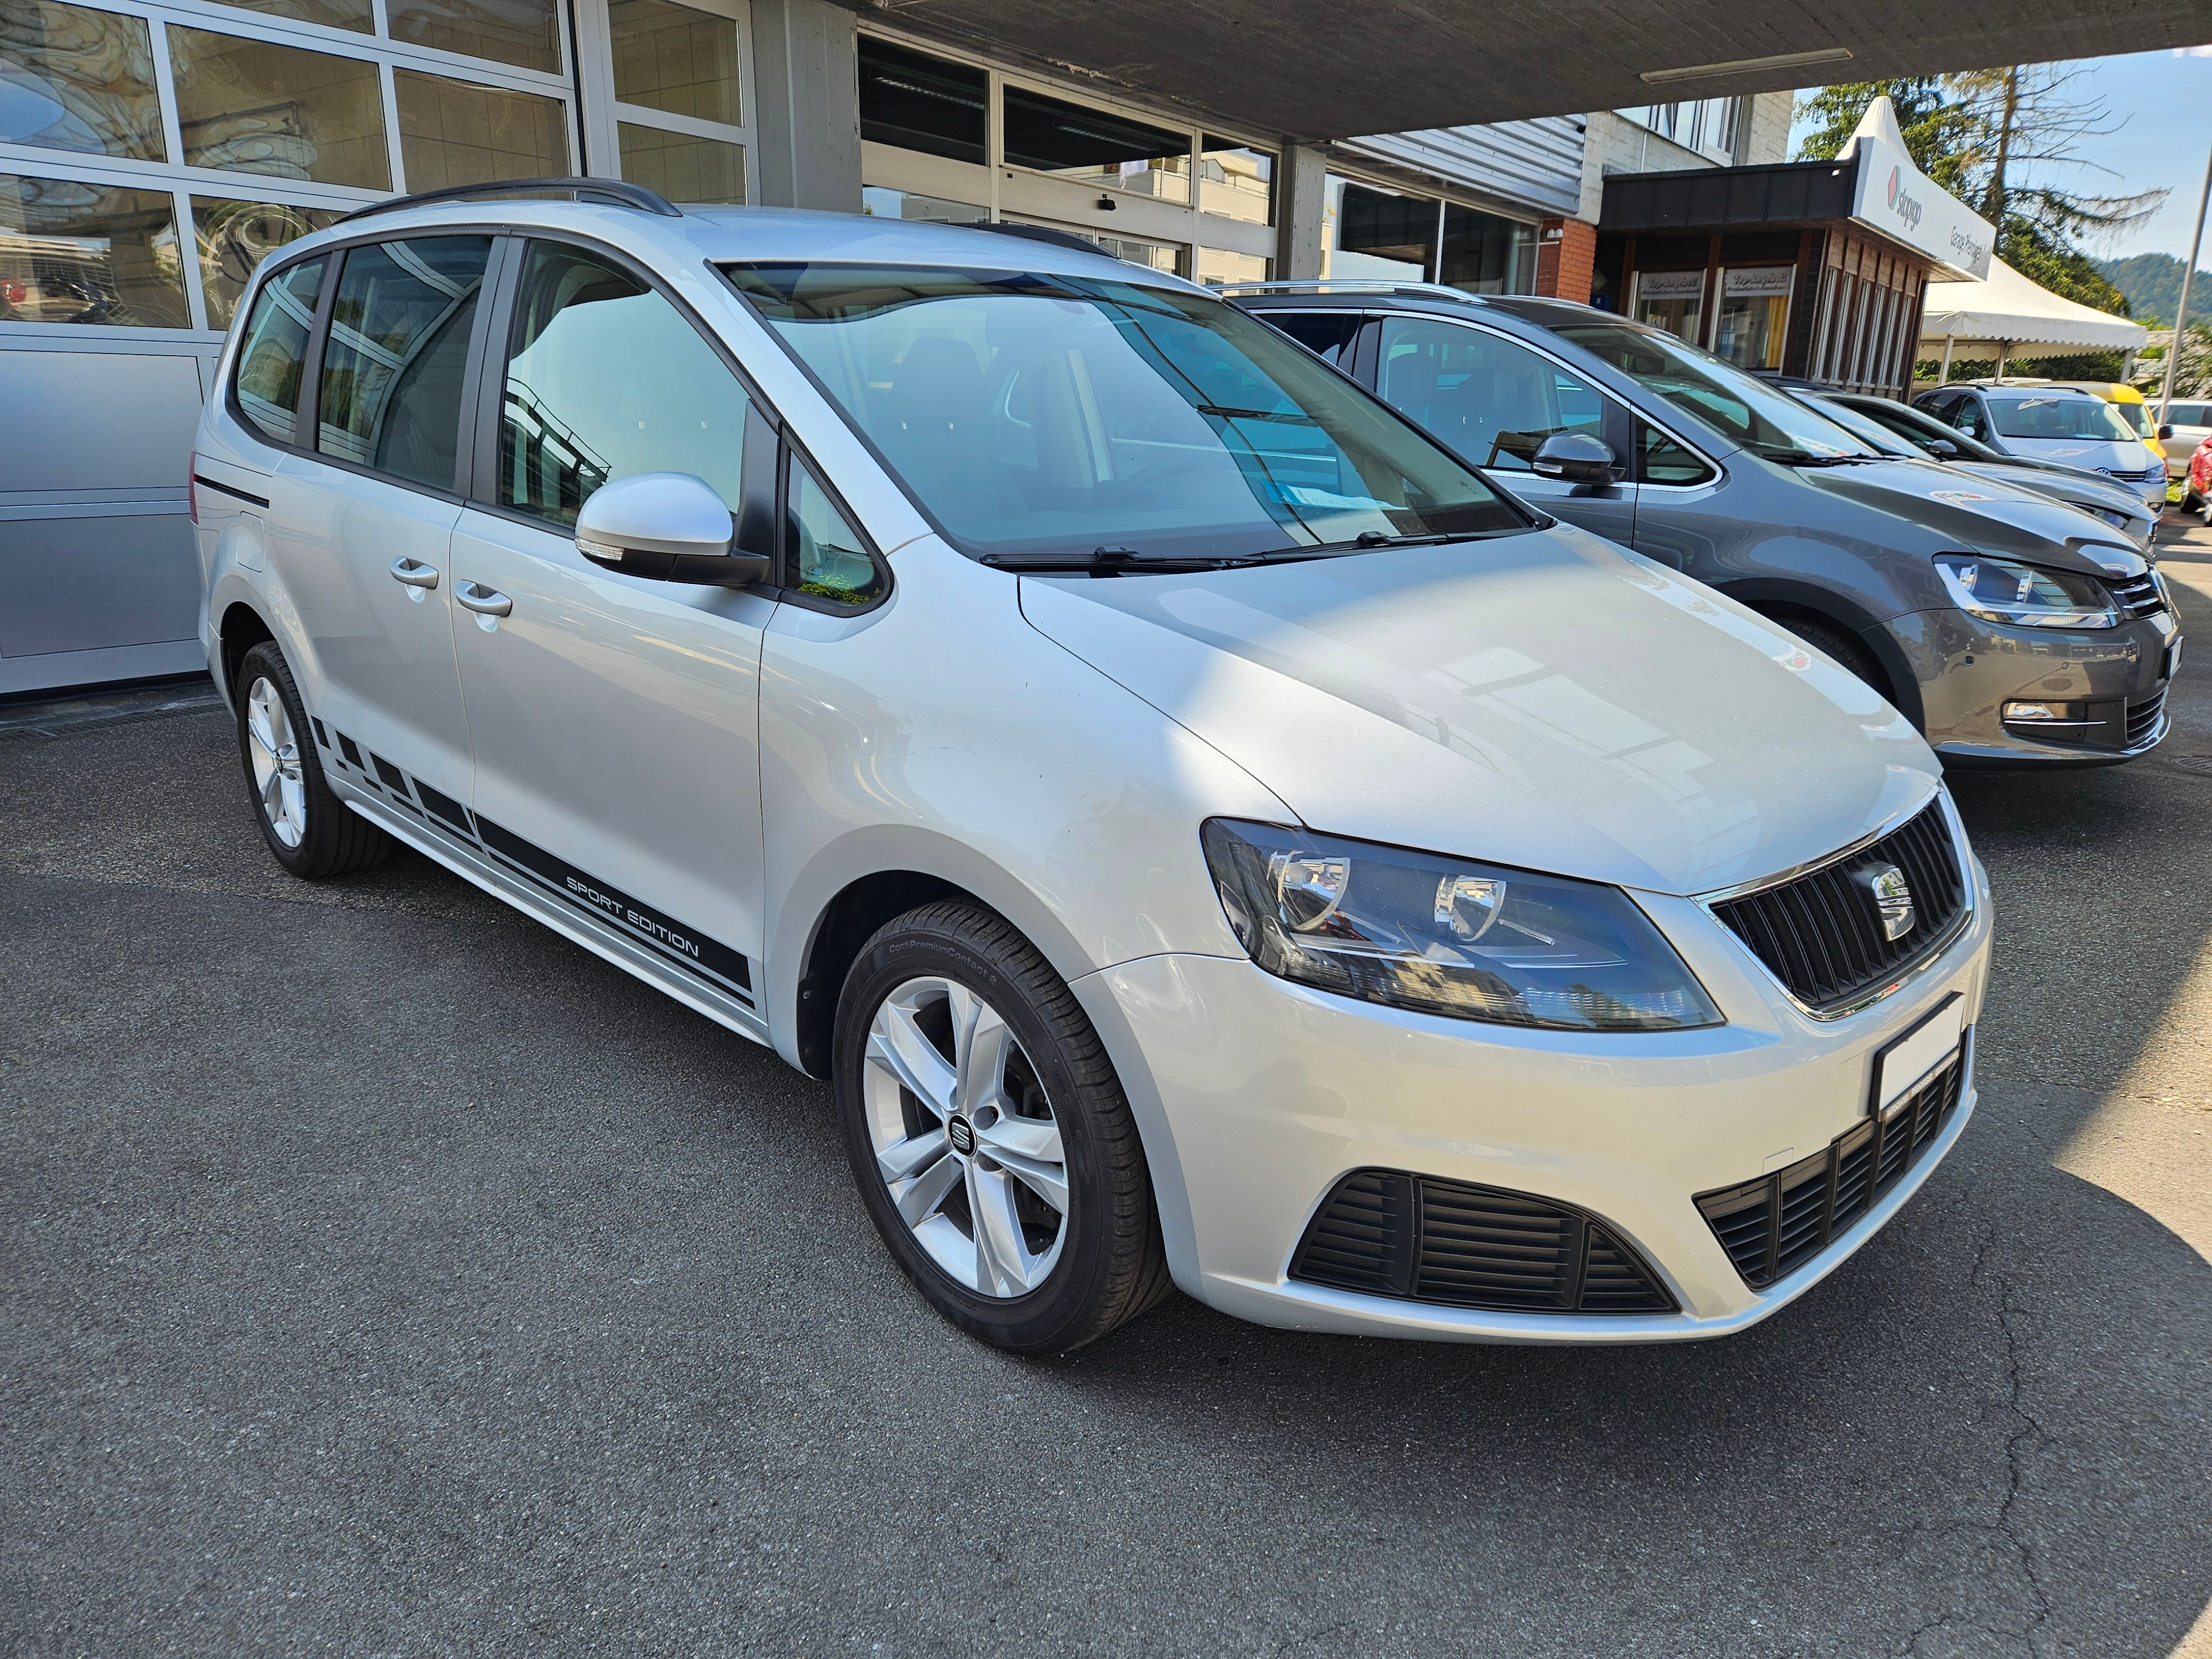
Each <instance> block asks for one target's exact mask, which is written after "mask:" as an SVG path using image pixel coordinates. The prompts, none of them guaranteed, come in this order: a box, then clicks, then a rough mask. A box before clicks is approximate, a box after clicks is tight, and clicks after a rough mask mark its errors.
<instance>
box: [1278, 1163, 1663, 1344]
mask: <svg viewBox="0 0 2212 1659" xmlns="http://www.w3.org/2000/svg"><path fill="white" fill-rule="evenodd" d="M1291 1278H1292V1279H1303V1280H1304V1281H1305V1282H1306V1283H1308V1284H1310V1285H1331V1286H1334V1288H1336V1289H1338V1290H1343V1291H1363V1292H1364V1293H1365V1294H1367V1295H1370V1296H1392V1297H1404V1298H1406V1299H1407V1300H1409V1301H1414V1302H1435V1303H1442V1304H1445V1305H1447V1306H1449V1307H1455V1308H1486V1309H1491V1310H1496V1311H1499V1312H1506V1313H1584V1314H1645V1313H1672V1312H1673V1311H1674V1297H1672V1296H1670V1295H1668V1292H1667V1291H1666V1288H1665V1287H1664V1286H1663V1285H1661V1284H1660V1282H1659V1279H1658V1276H1657V1275H1656V1274H1655V1273H1653V1272H1652V1271H1651V1270H1650V1268H1649V1267H1646V1266H1645V1265H1644V1261H1643V1258H1642V1257H1640V1256H1638V1255H1637V1254H1636V1252H1635V1251H1634V1250H1633V1249H1631V1248H1630V1247H1629V1246H1628V1245H1627V1244H1626V1243H1623V1242H1622V1241H1621V1239H1620V1238H1619V1237H1617V1236H1616V1235H1615V1234H1613V1231H1611V1230H1610V1229H1608V1228H1607V1227H1606V1226H1605V1225H1604V1224H1603V1223H1602V1222H1601V1221H1599V1220H1598V1219H1597V1218H1595V1217H1593V1216H1589V1215H1586V1214H1584V1213H1583V1212H1582V1211H1580V1210H1577V1209H1573V1208H1571V1207H1569V1206H1564V1205H1559V1204H1555V1203H1553V1202H1551V1201H1550V1200H1547V1199H1541V1198H1535V1197H1532V1196H1530V1195H1529V1194H1526V1193H1512V1192H1506V1191H1504V1189H1502V1188H1496V1187H1475V1186H1470V1185H1468V1183H1466V1182H1459V1181H1437V1180H1434V1179H1431V1177H1429V1176H1415V1175H1407V1174H1403V1173H1401V1172H1400V1171H1398V1170H1358V1171H1356V1172H1355V1173H1353V1174H1352V1175H1348V1176H1345V1177H1344V1179H1343V1180H1341V1181H1340V1182H1337V1183H1336V1186H1335V1187H1334V1188H1333V1189H1332V1190H1331V1191H1330V1193H1329V1195H1328V1199H1327V1200H1325V1201H1324V1202H1323V1203H1322V1206H1321V1209H1320V1211H1319V1212H1318V1213H1316V1215H1315V1217H1314V1218H1313V1220H1312V1222H1311V1224H1310V1225H1308V1226H1307V1228H1306V1236H1305V1237H1304V1239H1302V1240H1301V1241H1299V1243H1298V1249H1297V1255H1295V1256H1294V1257H1292V1258H1291Z"/></svg>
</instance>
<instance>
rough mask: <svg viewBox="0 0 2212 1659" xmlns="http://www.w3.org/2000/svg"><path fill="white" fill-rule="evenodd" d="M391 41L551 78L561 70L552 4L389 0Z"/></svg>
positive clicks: (521, 0) (499, 0) (532, 0)
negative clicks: (476, 59)
mask: <svg viewBox="0 0 2212 1659" xmlns="http://www.w3.org/2000/svg"><path fill="white" fill-rule="evenodd" d="M390 9H391V12H392V39H393V40H405V41H409V42H410V43H412V44H413V45H416V46H432V47H435V48H436V49H437V50H438V51H440V52H460V53H462V54H463V55H465V56H466V57H470V58H489V59H490V60H491V61H492V62H493V63H495V64H514V65H515V66H516V67H517V68H519V69H528V70H545V71H546V72H548V73H549V74H550V73H552V72H554V71H556V70H559V69H560V67H561V26H560V19H559V15H558V14H557V13H556V11H555V9H554V4H553V0H495V3H478V0H391V4H390Z"/></svg>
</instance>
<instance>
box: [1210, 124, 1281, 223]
mask: <svg viewBox="0 0 2212 1659" xmlns="http://www.w3.org/2000/svg"><path fill="white" fill-rule="evenodd" d="M1198 207H1199V211H1200V212H1201V213H1218V214H1219V215H1220V216H1222V217H1223V218H1225V219H1238V220H1242V221H1243V222H1245V223H1246V224H1253V225H1272V224H1273V223H1274V222H1275V153H1274V152H1273V150H1267V149H1253V148H1252V147H1251V146H1249V144H1240V143H1237V141H1236V140H1235V139H1234V138H1217V137H1214V136H1213V135H1212V133H1210V132H1209V133H1207V134H1206V136H1205V137H1203V138H1201V139H1200V140H1199V151H1198Z"/></svg>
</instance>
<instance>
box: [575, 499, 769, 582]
mask: <svg viewBox="0 0 2212 1659" xmlns="http://www.w3.org/2000/svg"><path fill="white" fill-rule="evenodd" d="M736 527H737V526H736V522H735V520H732V518H731V517H730V509H729V508H728V507H725V506H724V505H723V504H722V498H721V497H720V495H716V494H715V493H714V491H713V490H712V489H708V487H707V485H706V483H705V482H704V481H703V480H702V479H699V478H695V477H692V476H691V475H690V473H689V472H633V473H631V474H630V475H629V477H625V478H617V479H615V480H614V481H613V482H612V483H604V484H601V485H600V486H599V488H598V489H595V490H593V491H592V494H591V496H590V498H589V499H588V500H586V501H585V503H584V507H583V511H581V512H580V513H577V514H576V551H578V552H579V553H580V554H582V555H583V556H585V557H586V558H587V559H589V560H590V561H591V562H592V563H593V564H596V565H603V566H605V568H607V569H609V570H619V571H621V572H622V573H623V574H624V575H625V576H643V577H646V578H647V579H648V580H653V581H662V582H691V583H696V584H697V585H698V586H702V587H750V586H752V585H753V584H754V583H755V582H757V581H761V580H764V579H765V578H766V577H767V575H768V573H769V560H768V556H766V555H765V554H761V553H745V552H733V551H732V550H731V547H730V543H731V541H732V539H733V538H734V534H735V532H736Z"/></svg>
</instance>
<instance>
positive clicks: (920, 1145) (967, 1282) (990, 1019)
mask: <svg viewBox="0 0 2212 1659" xmlns="http://www.w3.org/2000/svg"><path fill="white" fill-rule="evenodd" d="M861 1089H862V1096H863V1103H864V1109H865V1110H866V1118H867V1127H868V1135H869V1139H870V1142H871V1144H872V1147H873V1149H874V1152H875V1158H876V1170H877V1173H878V1175H879V1176H882V1178H883V1182H884V1186H885V1188H887V1189H888V1190H889V1191H890V1197H891V1202H892V1204H893V1206H894V1207H896V1210H897V1212H898V1214H899V1218H901V1219H902V1221H904V1222H905V1223H906V1225H907V1226H908V1229H909V1230H910V1231H912V1232H913V1234H914V1236H915V1239H916V1240H918V1241H919V1242H920V1243H921V1246H922V1248H923V1249H926V1250H927V1251H928V1252H929V1255H930V1258H931V1260H932V1261H935V1262H936V1264H937V1265H938V1266H939V1267H940V1268H942V1269H943V1270H944V1271H945V1273H947V1274H948V1275H950V1276H951V1278H952V1279H954V1280H956V1281H957V1283H959V1284H960V1285H963V1286H965V1287H966V1288H967V1289H969V1291H974V1292H975V1293H976V1294H977V1295H979V1296H986V1297H1000V1298H1002V1299H1003V1298H1012V1297H1018V1296H1024V1295H1027V1294H1028V1293H1029V1292H1030V1291H1034V1290H1035V1289H1036V1288H1037V1286H1038V1285H1042V1284H1043V1283H1044V1281H1045V1279H1047V1278H1048V1277H1049V1276H1050V1274H1051V1273H1052V1270H1053V1267H1054V1264H1055V1263H1057V1262H1058V1261H1059V1260H1060V1246H1061V1244H1062V1243H1063V1242H1064V1241H1065V1239H1066V1235H1067V1210H1068V1195H1067V1160H1066V1153H1065V1152H1064V1151H1063V1150H1062V1147H1061V1145H1060V1125H1059V1123H1058V1121H1056V1120H1055V1119H1054V1115H1053V1109H1052V1103H1051V1101H1050V1100H1049V1099H1048V1098H1047V1097H1046V1094H1045V1091H1044V1086H1043V1085H1042V1083H1040V1082H1039V1081H1038V1079H1037V1075H1036V1067H1035V1066H1032V1065H1031V1064H1030V1059H1029V1056H1028V1055H1027V1054H1024V1052H1023V1051H1022V1046H1021V1043H1020V1042H1018V1040H1017V1039H1016V1037H1015V1036H1014V1034H1013V1032H1012V1030H1011V1029H1010V1028H1009V1027H1008V1026H1007V1024H1006V1020H1005V1019H1004V1018H1002V1017H1001V1016H1000V1013H999V1012H998V1011H997V1010H996V1009H994V1008H993V1007H992V1006H990V1005H989V1004H988V1003H987V1002H985V1001H984V1000H982V998H981V997H979V996H977V995H976V994H975V992H974V991H972V990H970V989H969V988H968V987H966V986H964V985H962V984H960V983H959V982H958V981H954V980H950V979H943V978H937V977H927V978H921V979H911V980H908V981H906V982H905V983H904V984H902V985H901V986H900V987H898V988H897V989H896V990H894V991H893V992H892V993H891V994H890V995H889V996H887V997H885V998H884V1000H883V1001H882V1002H881V1003H880V1004H879V1005H878V1006H877V1009H876V1012H875V1017H874V1018H873V1019H872V1020H871V1021H870V1023H869V1027H868V1044H867V1050H866V1062H865V1070H864V1073H863V1075H862V1079H861Z"/></svg>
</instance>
